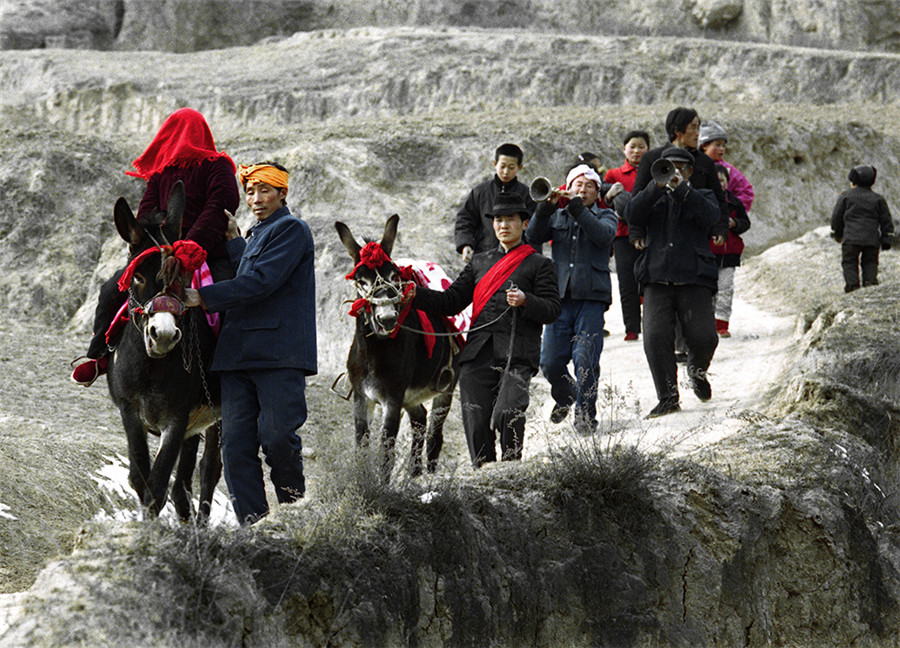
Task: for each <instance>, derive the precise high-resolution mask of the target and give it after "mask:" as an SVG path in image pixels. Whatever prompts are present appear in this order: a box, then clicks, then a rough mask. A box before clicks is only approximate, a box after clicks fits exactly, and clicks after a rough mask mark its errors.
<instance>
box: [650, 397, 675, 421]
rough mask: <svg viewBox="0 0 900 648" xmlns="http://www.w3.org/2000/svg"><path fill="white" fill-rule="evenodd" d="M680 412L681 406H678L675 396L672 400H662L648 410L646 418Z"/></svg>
mask: <svg viewBox="0 0 900 648" xmlns="http://www.w3.org/2000/svg"><path fill="white" fill-rule="evenodd" d="M680 411H681V405H679V404H678V397H677V396H676V397H673V398H664V399H662V400H661V401H659V403H657V404H656V407H654V408H653V409H652V410H650V413H649V414H647V418H657V417H658V416H665V415H666V414H671V413H672V412H680Z"/></svg>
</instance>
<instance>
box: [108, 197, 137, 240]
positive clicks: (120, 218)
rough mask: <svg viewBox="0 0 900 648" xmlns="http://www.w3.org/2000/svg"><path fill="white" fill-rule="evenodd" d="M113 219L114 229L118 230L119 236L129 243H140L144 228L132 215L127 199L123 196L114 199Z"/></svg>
mask: <svg viewBox="0 0 900 648" xmlns="http://www.w3.org/2000/svg"><path fill="white" fill-rule="evenodd" d="M113 219H114V220H115V223H116V231H118V232H119V236H121V237H122V238H123V239H124V240H125V242H126V243H128V244H129V245H139V244H140V242H141V239H142V238H144V230H143V228H142V227H141V226H140V225H139V224H138V222H137V219H136V218H135V217H134V212H132V211H131V207H129V206H128V201H127V200H125V199H124V198H119V199H118V200H117V201H116V206H115V208H114V209H113Z"/></svg>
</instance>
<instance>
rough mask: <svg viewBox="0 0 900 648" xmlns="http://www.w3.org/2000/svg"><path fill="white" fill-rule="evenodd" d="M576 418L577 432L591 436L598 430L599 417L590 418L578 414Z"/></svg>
mask: <svg viewBox="0 0 900 648" xmlns="http://www.w3.org/2000/svg"><path fill="white" fill-rule="evenodd" d="M575 419H576V420H575V424H574V427H575V432H576V433H578V434H580V435H581V436H590V435H592V434H594V433H595V432H596V431H597V419H591V420H588V419H586V418H581V417H578V416H576V417H575Z"/></svg>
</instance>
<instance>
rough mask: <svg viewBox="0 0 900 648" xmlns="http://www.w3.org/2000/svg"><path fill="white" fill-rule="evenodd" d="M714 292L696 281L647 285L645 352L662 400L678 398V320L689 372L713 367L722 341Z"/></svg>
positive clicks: (645, 293) (645, 294) (645, 297)
mask: <svg viewBox="0 0 900 648" xmlns="http://www.w3.org/2000/svg"><path fill="white" fill-rule="evenodd" d="M712 295H713V291H712V290H711V289H709V288H707V287H705V286H698V285H696V284H684V285H670V284H647V285H645V286H644V354H645V355H646V356H647V364H648V365H650V373H651V375H652V376H653V385H654V386H655V387H656V395H657V397H658V398H659V400H664V399H669V398H671V399H674V400H678V369H677V366H676V364H675V323H676V322H679V323H680V324H681V329H682V333H683V335H684V341H685V344H686V345H687V354H688V361H687V363H688V372H689V373H690V372H691V371H692V370H695V369H700V370H702V371H706V370H707V369H709V364H710V362H712V358H713V354H714V353H715V352H716V346H718V344H719V335H718V334H717V333H716V315H715V310H714V309H713V302H712Z"/></svg>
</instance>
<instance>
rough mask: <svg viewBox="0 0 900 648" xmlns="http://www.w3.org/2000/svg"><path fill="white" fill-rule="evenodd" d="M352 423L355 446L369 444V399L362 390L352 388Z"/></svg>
mask: <svg viewBox="0 0 900 648" xmlns="http://www.w3.org/2000/svg"><path fill="white" fill-rule="evenodd" d="M353 423H354V426H355V428H356V445H357V446H367V445H368V444H369V399H368V398H366V395H365V394H364V393H362V389H361V388H360V389H357V388H356V387H354V388H353Z"/></svg>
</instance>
